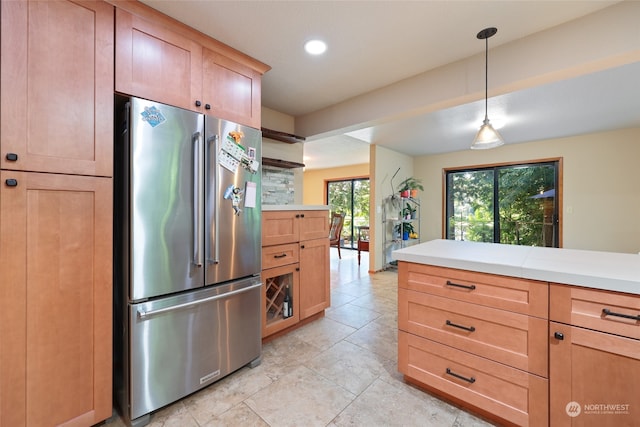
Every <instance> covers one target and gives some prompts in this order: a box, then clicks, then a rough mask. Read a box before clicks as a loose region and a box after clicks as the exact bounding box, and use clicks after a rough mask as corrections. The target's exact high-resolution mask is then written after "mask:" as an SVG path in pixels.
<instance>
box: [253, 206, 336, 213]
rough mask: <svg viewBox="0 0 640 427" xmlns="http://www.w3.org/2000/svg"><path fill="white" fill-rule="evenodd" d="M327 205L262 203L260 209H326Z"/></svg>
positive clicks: (327, 208)
mask: <svg viewBox="0 0 640 427" xmlns="http://www.w3.org/2000/svg"><path fill="white" fill-rule="evenodd" d="M330 209H331V207H330V206H328V205H262V211H263V212H265V211H267V212H268V211H328V210H330Z"/></svg>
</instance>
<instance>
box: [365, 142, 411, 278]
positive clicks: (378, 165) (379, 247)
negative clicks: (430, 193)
mask: <svg viewBox="0 0 640 427" xmlns="http://www.w3.org/2000/svg"><path fill="white" fill-rule="evenodd" d="M369 157H370V159H371V195H370V207H369V211H370V212H369V216H370V218H369V225H370V227H371V229H370V242H369V248H370V251H369V271H379V270H381V269H382V268H383V267H384V259H383V232H384V231H383V230H384V224H383V223H382V209H383V204H384V203H385V199H387V198H388V197H389V196H390V195H391V194H392V186H391V178H392V177H393V175H394V174H395V173H396V171H397V170H398V168H400V171H399V172H398V174H397V175H396V177H395V178H393V186H394V187H395V188H394V190H396V189H397V187H398V184H399V183H400V181H402V180H403V179H404V178H406V177H409V176H412V175H413V168H414V166H413V165H414V160H413V158H412V157H409V156H407V155H404V154H401V153H398V152H396V151H393V150H389V149H388V148H384V147H380V146H377V145H372V146H371V154H370V156H369ZM371 248H373V249H371Z"/></svg>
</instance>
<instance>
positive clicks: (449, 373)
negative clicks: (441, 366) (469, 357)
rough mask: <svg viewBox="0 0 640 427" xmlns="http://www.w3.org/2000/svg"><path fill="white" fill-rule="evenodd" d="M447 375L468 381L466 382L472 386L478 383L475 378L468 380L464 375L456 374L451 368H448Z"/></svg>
mask: <svg viewBox="0 0 640 427" xmlns="http://www.w3.org/2000/svg"><path fill="white" fill-rule="evenodd" d="M447 375H451V376H452V377H456V378H458V379H461V380H463V381H466V382H468V383H471V384H473V383H475V382H476V379H475V378H473V377H470V378H467V377H465V376H464V375H460V374H456V373H455V372H453V371H452V370H451V369H449V368H447Z"/></svg>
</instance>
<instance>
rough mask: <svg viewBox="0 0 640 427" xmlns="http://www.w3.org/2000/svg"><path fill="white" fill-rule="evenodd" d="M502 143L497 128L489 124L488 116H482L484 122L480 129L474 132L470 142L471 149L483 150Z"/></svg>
mask: <svg viewBox="0 0 640 427" xmlns="http://www.w3.org/2000/svg"><path fill="white" fill-rule="evenodd" d="M503 144H504V139H502V136H501V135H500V134H499V133H498V131H497V130H495V129H494V128H493V126H491V123H489V119H488V118H486V117H485V118H484V123H483V125H482V126H480V130H479V131H478V133H476V137H475V138H474V140H473V143H472V144H471V149H472V150H483V149H486V148H495V147H499V146H501V145H503Z"/></svg>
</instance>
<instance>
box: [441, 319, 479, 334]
mask: <svg viewBox="0 0 640 427" xmlns="http://www.w3.org/2000/svg"><path fill="white" fill-rule="evenodd" d="M446 324H447V326H453V327H454V328H458V329H464V330H465V331H469V332H475V330H476V328H475V327H474V326H463V325H458V324H456V323H453V322H452V321H451V320H447V321H446Z"/></svg>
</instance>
